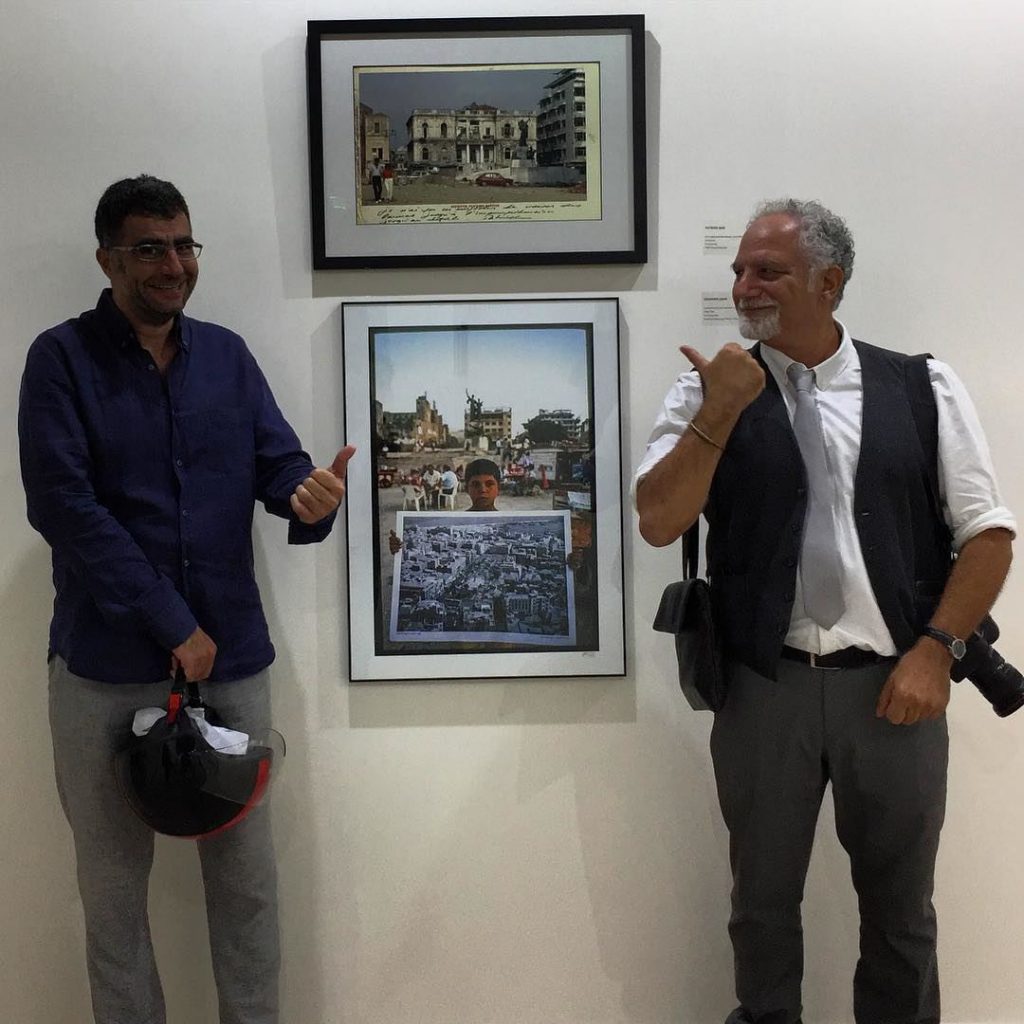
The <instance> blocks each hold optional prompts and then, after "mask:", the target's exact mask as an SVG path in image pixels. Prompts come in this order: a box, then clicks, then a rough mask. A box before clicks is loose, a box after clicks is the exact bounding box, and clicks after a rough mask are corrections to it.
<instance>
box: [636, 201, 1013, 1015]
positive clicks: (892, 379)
mask: <svg viewBox="0 0 1024 1024" xmlns="http://www.w3.org/2000/svg"><path fill="white" fill-rule="evenodd" d="M853 256H854V249H853V239H852V237H851V235H850V232H849V230H848V229H847V227H846V225H845V223H844V222H843V221H842V220H841V219H840V218H839V217H837V216H836V215H835V214H834V213H832V212H831V211H829V210H827V209H825V208H824V207H823V206H821V205H820V204H819V203H816V202H803V201H799V200H793V199H784V200H779V201H773V202H769V203H764V204H762V205H761V206H760V207H759V208H758V210H757V212H756V214H755V216H754V217H753V219H752V220H751V221H750V223H749V225H748V227H747V230H746V232H745V234H744V235H743V237H742V239H741V241H740V245H739V249H738V251H737V254H736V259H735V261H734V263H733V267H732V269H733V274H734V284H733V300H734V302H735V305H736V309H737V311H738V313H739V317H740V333H741V334H742V335H743V337H745V338H747V339H749V340H751V341H754V342H756V344H755V345H754V346H753V347H751V348H750V349H744V348H742V347H741V346H740V345H738V344H735V343H730V344H727V345H725V346H724V347H723V348H722V349H721V350H720V351H719V352H717V353H716V354H715V355H714V357H713V358H711V359H708V358H706V357H705V356H703V355H702V354H701V353H700V352H698V351H697V350H696V349H694V348H692V347H690V346H686V345H684V346H682V347H681V351H682V352H683V354H684V355H685V356H686V357H687V359H689V361H690V362H691V363H692V365H693V367H694V369H693V370H692V371H690V372H688V373H683V374H682V375H681V376H680V377H679V379H678V380H677V381H676V383H675V384H674V385H673V387H672V389H671V390H670V391H669V393H668V396H667V397H666V399H665V403H664V405H663V407H662V409H661V411H660V413H659V415H658V418H657V421H656V424H655V427H654V431H653V433H652V435H651V439H650V442H649V444H648V447H647V451H646V454H645V455H644V458H643V459H642V461H641V464H640V467H639V469H638V471H637V475H636V479H637V484H636V505H637V510H638V512H639V515H640V532H641V534H642V536H643V537H644V538H645V539H646V540H647V541H648V542H649V543H651V544H653V545H656V546H662V545H666V544H670V543H671V542H673V541H675V540H676V539H678V538H679V537H680V536H681V535H682V534H683V533H684V532H685V531H686V530H687V529H689V528H690V526H692V525H693V523H694V522H695V521H696V519H697V517H698V516H699V515H700V514H701V513H703V514H704V516H705V518H706V519H707V522H708V538H707V557H708V576H709V579H710V581H711V594H712V607H713V617H714V622H715V628H716V631H717V634H718V635H719V637H720V638H721V642H722V644H723V650H724V653H725V657H726V666H727V669H726V671H727V677H728V687H729V692H728V698H727V700H726V703H725V706H724V708H723V709H722V710H720V711H718V712H717V713H716V715H715V722H714V727H713V730H712V736H711V753H712V759H713V762H714V767H715V777H716V782H717V786H718V794H719V800H720V803H721V807H722V813H723V816H724V818H725V822H726V825H727V826H728V829H729V835H730V861H731V865H732V874H733V892H732V914H731V917H730V921H729V932H730V937H731V939H732V943H733V949H734V953H735V971H736V992H737V996H738V998H739V1002H740V1005H739V1006H738V1007H737V1008H736V1009H735V1010H734V1011H733V1012H732V1013H731V1014H730V1015H729V1018H728V1022H729V1024H794V1022H798V1021H799V1020H800V1015H801V993H800V989H801V980H802V974H803V939H802V930H801V918H800V904H801V900H802V898H803V886H804V879H805V876H806V872H807V866H808V862H809V860H810V855H811V846H812V843H813V839H814V832H815V825H816V821H817V816H818V811H819V807H820V804H821V800H822V797H823V795H824V791H825V787H826V785H827V784H828V783H829V782H831V784H832V792H833V800H834V804H835V818H836V828H837V831H838V834H839V839H840V841H841V842H842V844H843V846H844V848H845V849H846V851H847V853H848V854H849V856H850V861H851V867H852V877H853V883H854V886H855V888H856V891H857V896H858V900H859V906H860V914H861V939H860V960H859V962H858V965H857V969H856V973H855V976H854V1016H855V1018H856V1020H857V1022H858V1024H881V1022H885V1024H927V1022H937V1021H938V1020H939V986H938V974H937V958H936V924H935V911H934V908H933V905H932V889H933V882H934V868H935V856H936V851H937V848H938V840H939V832H940V830H941V827H942V822H943V815H944V810H945V797H946V765H947V747H948V742H947V731H946V721H945V709H946V705H947V703H948V701H949V690H950V667H951V664H952V661H953V659H954V657H956V656H957V655H958V654H959V655H961V656H962V649H963V644H962V638H966V637H969V636H970V635H971V634H972V632H973V631H974V630H975V628H976V627H977V626H978V624H979V622H980V621H981V619H982V618H983V617H984V616H985V614H986V613H987V612H988V611H989V609H990V608H991V606H992V604H993V602H994V601H995V599H996V597H997V595H998V593H999V590H1000V588H1001V587H1002V585H1003V582H1004V580H1005V578H1006V574H1007V572H1008V570H1009V565H1010V559H1011V541H1012V538H1013V536H1014V531H1015V529H1016V524H1015V521H1014V518H1013V516H1012V515H1011V514H1010V512H1009V511H1008V510H1007V509H1006V508H1004V507H1003V506H1002V504H1001V502H1000V499H999V494H998V489H997V486H996V482H995V477H994V474H993V471H992V466H991V460H990V457H989V453H988V447H987V445H986V442H985V438H984V435H983V433H982V431H981V427H980V424H979V422H978V418H977V415H976V413H975V411H974V408H973V406H972V405H971V402H970V399H969V398H968V396H967V394H966V391H965V390H964V387H963V385H962V384H961V383H960V381H959V380H958V379H957V377H956V376H955V375H954V374H953V372H952V370H950V368H949V367H948V366H946V365H945V364H943V363H941V362H938V361H937V360H934V359H930V358H929V359H928V360H927V361H925V360H924V359H914V358H912V357H908V356H906V355H903V354H901V353H898V352H891V351H887V350H885V349H880V348H876V347H875V346H872V345H867V344H864V343H862V342H859V341H854V340H853V339H852V338H851V337H850V334H849V333H848V331H847V330H846V328H845V327H844V326H843V324H841V323H839V322H838V321H837V320H835V319H834V316H833V313H834V310H835V308H836V306H838V304H839V301H840V299H841V298H842V295H843V289H844V287H845V285H846V282H847V281H848V280H849V279H850V276H851V274H852V271H853ZM915 381H916V382H919V383H918V386H917V388H916V390H915ZM922 391H923V393H924V399H923V401H921V400H920V394H921V392H922ZM932 399H934V400H932ZM954 556H955V557H954Z"/></svg>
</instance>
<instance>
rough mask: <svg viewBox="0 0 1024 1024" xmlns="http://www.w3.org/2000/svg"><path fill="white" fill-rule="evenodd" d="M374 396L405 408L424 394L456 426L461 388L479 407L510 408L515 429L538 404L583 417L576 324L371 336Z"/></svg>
mask: <svg viewBox="0 0 1024 1024" xmlns="http://www.w3.org/2000/svg"><path fill="white" fill-rule="evenodd" d="M374 361H375V362H374V372H375V383H376V394H375V396H374V397H375V398H377V400H378V401H380V402H382V403H383V405H384V409H385V411H386V412H412V411H413V410H414V409H415V408H416V398H417V396H418V395H422V394H423V393H424V392H425V393H426V395H427V398H428V399H429V400H430V401H432V402H435V403H436V404H437V410H438V412H440V414H441V416H442V417H443V418H444V421H445V423H447V424H448V426H449V428H450V429H452V430H462V428H463V423H464V413H465V409H466V391H467V390H468V391H469V392H470V393H471V394H473V395H475V396H476V397H477V398H479V399H480V401H481V402H482V403H483V407H484V408H485V409H494V408H499V407H511V409H512V424H513V429H514V430H515V431H517V432H518V431H520V430H522V425H523V423H524V422H525V421H526V420H528V419H530V418H531V417H533V416H536V415H537V412H538V410H540V409H549V410H550V409H570V410H571V411H572V412H573V414H574V415H576V416H578V417H579V418H580V419H587V418H588V417H590V415H591V414H590V409H589V404H588V403H589V397H588V384H587V334H586V330H585V329H584V328H583V327H566V326H562V325H559V326H557V327H514V326H513V327H493V328H492V327H487V328H475V327H466V328H442V329H439V330H406V329H402V330H398V331H377V332H375V333H374Z"/></svg>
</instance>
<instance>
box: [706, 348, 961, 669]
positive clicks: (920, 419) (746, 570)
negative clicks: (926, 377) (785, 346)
mask: <svg viewBox="0 0 1024 1024" xmlns="http://www.w3.org/2000/svg"><path fill="white" fill-rule="evenodd" d="M853 344H854V345H855V347H856V349H857V353H858V355H859V356H860V364H861V380H862V384H863V406H862V413H861V443H860V458H859V460H858V463H857V471H856V476H855V480H854V503H853V508H854V516H855V519H856V527H857V534H858V537H859V538H860V546H861V551H862V553H863V556H864V563H865V566H866V568H867V574H868V579H869V580H870V582H871V589H872V590H873V591H874V595H875V599H876V600H877V601H878V605H879V608H880V610H881V613H882V617H883V619H884V620H885V624H886V626H887V627H888V628H889V632H890V633H891V634H892V638H893V642H894V643H895V644H896V647H897V649H898V650H899V651H900V652H901V653H902V652H903V651H906V650H909V648H910V647H912V646H913V645H914V643H915V642H916V640H917V638H918V637H919V636H920V633H921V627H922V626H924V625H925V623H926V622H927V620H928V618H929V616H930V615H931V613H932V611H933V610H934V607H935V604H936V603H937V601H938V598H939V596H940V594H941V593H942V588H943V586H944V585H945V581H946V577H947V576H948V574H949V568H950V561H951V545H950V535H949V531H948V529H947V528H946V525H945V523H944V521H943V519H942V515H941V510H940V509H938V508H937V502H938V495H937V493H936V487H935V479H936V477H935V472H936V471H935V465H936V446H937V436H936V417H937V414H936V410H935V402H934V399H933V398H931V396H930V388H928V389H927V394H926V395H925V397H924V400H923V401H922V400H921V386H920V384H918V386H917V387H916V388H915V387H914V385H913V383H912V382H910V381H909V380H908V373H912V372H917V373H921V372H925V370H924V363H923V360H921V361H919V362H918V364H917V370H916V371H914V370H912V368H911V364H912V359H911V357H909V356H906V355H903V354H901V353H899V352H889V351H887V350H886V349H881V348H876V347H875V346H873V345H867V344H865V343H864V342H860V341H854V343H853ZM757 358H758V360H759V361H760V362H761V364H762V366H764V363H763V360H761V359H760V355H757ZM925 384H927V381H925ZM912 404H916V406H917V418H916V420H915V411H914V409H913V408H912ZM921 424H924V426H923V428H921V426H920V425H921ZM919 429H920V433H919ZM806 504H807V477H806V472H805V470H804V464H803V459H802V458H801V457H800V449H799V447H798V445H797V441H796V436H795V435H794V434H793V428H792V426H791V424H790V421H789V415H788V413H787V411H786V406H785V403H784V401H783V398H782V395H781V394H780V393H779V388H778V385H777V384H776V383H775V378H774V377H773V376H772V374H771V372H770V371H769V370H768V368H767V367H765V388H764V391H762V392H761V394H760V395H759V396H758V397H757V398H756V399H755V400H754V401H753V402H752V403H751V404H750V405H749V406H748V407H747V409H746V410H745V411H744V412H743V415H742V416H741V417H740V419H739V422H738V423H737V424H736V427H735V429H734V430H733V432H732V434H731V436H730V437H729V441H728V444H727V445H726V448H725V452H724V454H723V455H722V458H721V460H720V461H719V464H718V469H717V470H716V472H715V478H714V481H713V482H712V485H711V492H710V494H709V496H708V503H707V506H706V507H705V509H704V514H705V517H706V518H707V521H708V541H707V558H708V577H709V579H710V581H711V598H712V608H713V612H714V617H715V624H716V628H717V629H718V630H719V632H720V635H721V637H722V639H723V642H724V645H725V649H726V651H727V652H728V653H729V654H730V655H731V656H732V657H735V658H737V659H738V660H740V661H742V662H744V663H745V664H747V665H749V666H750V667H751V668H752V669H754V670H755V671H757V672H760V673H761V674H762V675H765V676H768V677H769V678H773V679H774V678H775V672H776V665H777V663H778V660H779V655H780V653H781V651H782V645H783V641H784V638H785V636H786V634H787V633H788V632H789V622H790V617H791V614H792V610H793V600H794V597H795V586H796V572H797V562H798V560H799V557H800V541H801V536H802V532H803V523H804V513H805V510H806Z"/></svg>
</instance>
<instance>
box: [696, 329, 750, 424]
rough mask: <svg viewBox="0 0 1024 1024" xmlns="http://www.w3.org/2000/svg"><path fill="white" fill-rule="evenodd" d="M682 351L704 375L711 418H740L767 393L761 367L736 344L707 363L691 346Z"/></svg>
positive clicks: (702, 382) (705, 391) (707, 409)
mask: <svg viewBox="0 0 1024 1024" xmlns="http://www.w3.org/2000/svg"><path fill="white" fill-rule="evenodd" d="M679 351H680V352H682V353H683V355H684V356H686V358H687V359H689V360H690V362H691V363H692V364H693V368H694V369H695V370H696V371H697V372H698V373H699V374H700V380H701V385H702V387H703V388H704V409H705V411H706V412H707V414H708V415H716V414H719V415H722V416H724V417H736V416H739V414H740V413H741V412H743V410H744V409H746V407H747V406H748V405H750V403H751V402H752V401H753V400H754V399H755V398H757V396H758V395H759V394H761V392H762V391H763V390H764V370H762V369H761V364H760V363H759V362H758V361H757V360H756V359H755V358H754V357H753V356H752V355H751V354H750V353H749V352H748V351H747V350H746V349H745V348H743V346H742V345H737V344H736V342H734V341H730V342H729V343H728V344H727V345H723V346H722V347H721V348H720V349H719V350H718V351H717V352H716V353H715V356H714V358H713V359H706V358H705V357H704V356H703V355H701V353H700V352H698V351H697V350H696V349H695V348H691V347H690V346H689V345H681V346H680V348H679Z"/></svg>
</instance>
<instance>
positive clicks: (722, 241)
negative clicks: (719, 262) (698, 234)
mask: <svg viewBox="0 0 1024 1024" xmlns="http://www.w3.org/2000/svg"><path fill="white" fill-rule="evenodd" d="M742 236H743V232H742V231H740V230H739V229H738V228H737V227H736V226H735V225H728V224H722V223H718V224H705V225H704V255H705V256H722V255H729V256H732V255H733V254H734V253H735V252H736V247H737V246H738V245H739V244H740V238H742Z"/></svg>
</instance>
